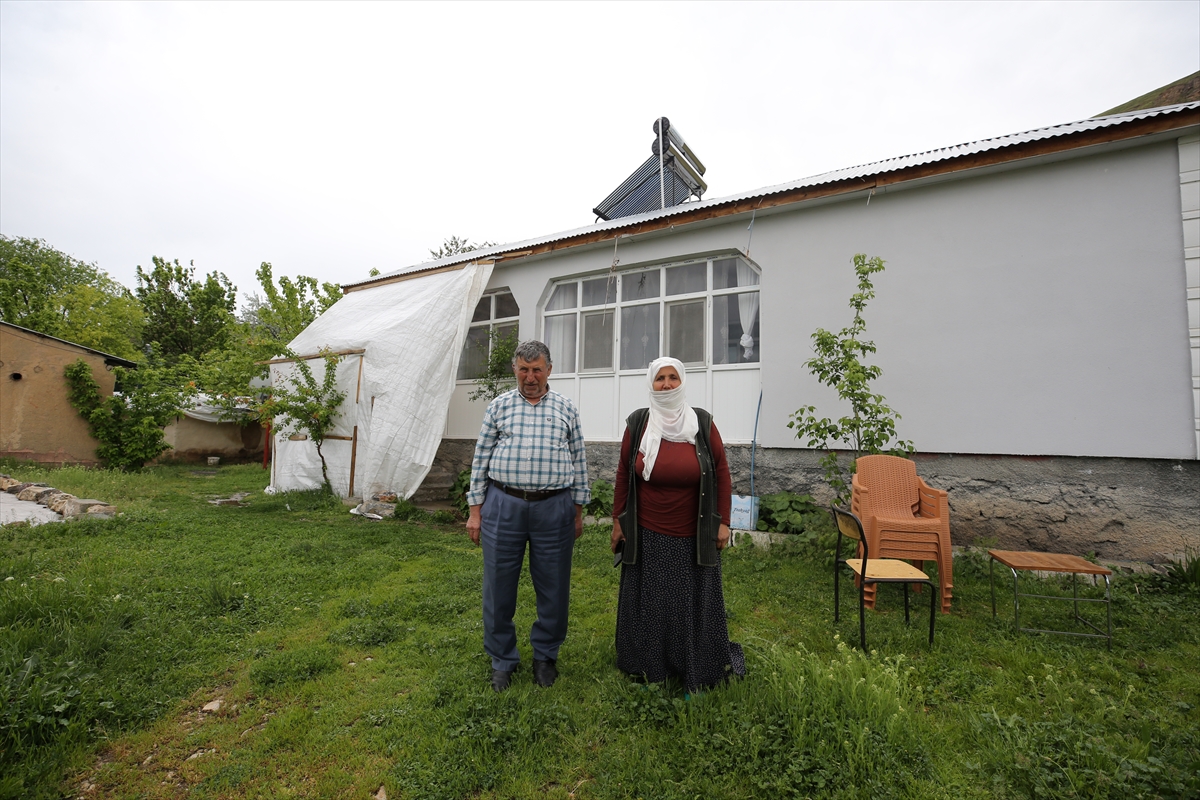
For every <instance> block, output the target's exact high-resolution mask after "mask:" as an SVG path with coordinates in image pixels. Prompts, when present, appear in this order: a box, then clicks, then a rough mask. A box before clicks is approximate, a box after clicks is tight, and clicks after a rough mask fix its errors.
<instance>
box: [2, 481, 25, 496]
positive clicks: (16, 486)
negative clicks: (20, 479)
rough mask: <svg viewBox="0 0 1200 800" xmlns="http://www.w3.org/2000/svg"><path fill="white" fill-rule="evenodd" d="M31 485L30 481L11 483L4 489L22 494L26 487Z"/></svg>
mask: <svg viewBox="0 0 1200 800" xmlns="http://www.w3.org/2000/svg"><path fill="white" fill-rule="evenodd" d="M29 485H30V484H28V483H11V484H9V485H8V486H6V487H5V489H4V491H6V492H8V493H9V494H20V493H21V492H22V491H24V490H25V487H27V486H29Z"/></svg>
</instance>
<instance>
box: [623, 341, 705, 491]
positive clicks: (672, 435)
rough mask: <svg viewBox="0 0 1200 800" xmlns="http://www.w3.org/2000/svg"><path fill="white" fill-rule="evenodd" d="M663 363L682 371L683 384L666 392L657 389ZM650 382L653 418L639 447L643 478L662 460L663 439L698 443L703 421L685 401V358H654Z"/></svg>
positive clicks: (648, 476)
mask: <svg viewBox="0 0 1200 800" xmlns="http://www.w3.org/2000/svg"><path fill="white" fill-rule="evenodd" d="M663 367H674V368H675V371H676V372H678V373H679V385H678V386H676V387H675V388H674V389H670V390H668V391H665V392H656V391H654V378H655V376H657V375H658V371H659V370H660V369H662V368H663ZM646 383H647V384H649V386H650V419H649V420H648V421H647V422H646V434H645V436H643V437H642V443H641V444H640V445H639V446H638V451H639V452H640V453H641V454H642V480H645V481H648V480H650V472H651V470H653V469H654V462H655V461H656V460H658V447H659V445H660V444H661V443H662V440H663V439H666V440H667V441H668V442H688V443H690V444H695V443H696V434H697V433H698V432H699V431H700V421H699V420H698V419H697V418H696V410H695V409H694V408H692V407H691V406H689V405H688V404H687V403H686V402H685V398H684V389H685V388H686V387H687V373H686V372H684V371H683V362H682V361H680V360H679V359H677V358H671V357H670V356H663V357H662V358H656V359H654V360H653V361H651V362H650V369H649V371H648V372H647V373H646Z"/></svg>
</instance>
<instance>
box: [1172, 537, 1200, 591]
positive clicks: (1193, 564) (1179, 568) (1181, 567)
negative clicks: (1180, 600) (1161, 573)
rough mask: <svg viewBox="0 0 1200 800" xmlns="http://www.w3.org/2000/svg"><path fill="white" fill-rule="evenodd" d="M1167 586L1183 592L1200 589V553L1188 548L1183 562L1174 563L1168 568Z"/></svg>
mask: <svg viewBox="0 0 1200 800" xmlns="http://www.w3.org/2000/svg"><path fill="white" fill-rule="evenodd" d="M1166 584H1167V586H1168V587H1170V588H1171V589H1176V590H1181V591H1184V590H1187V591H1196V590H1198V589H1200V553H1198V552H1196V551H1195V550H1192V549H1191V548H1190V547H1189V548H1186V549H1185V550H1184V553H1183V559H1182V560H1180V561H1172V562H1171V563H1170V564H1169V565H1168V566H1167V576H1166Z"/></svg>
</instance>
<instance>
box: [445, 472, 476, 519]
mask: <svg viewBox="0 0 1200 800" xmlns="http://www.w3.org/2000/svg"><path fill="white" fill-rule="evenodd" d="M470 488H471V470H469V469H464V470H463V471H462V472H460V473H458V477H457V478H455V479H454V485H453V486H451V487H450V505H452V506H454V508H455V510H456V511H458V513H459V514H462V515H463V516H464V517H465V516H466V515H467V513H468V512H469V511H470V510H471V509H470V506H468V505H467V490H468V489H470Z"/></svg>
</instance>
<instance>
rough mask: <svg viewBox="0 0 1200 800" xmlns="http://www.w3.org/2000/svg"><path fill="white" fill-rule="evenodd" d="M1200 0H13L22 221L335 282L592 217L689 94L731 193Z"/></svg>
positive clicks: (895, 150)
mask: <svg viewBox="0 0 1200 800" xmlns="http://www.w3.org/2000/svg"><path fill="white" fill-rule="evenodd" d="M1197 69H1200V0H1178V1H1175V2H1146V1H1145V0H1140V1H1139V2H1129V3H1124V2H1100V3H1097V2H1069V3H1051V2H1032V3H1021V2H1000V3H984V2H972V3H967V2H963V3H950V2H937V3H849V2H840V3H832V4H826V3H761V4H756V3H748V2H739V3H728V4H726V3H715V2H714V3H683V2H673V3H662V4H649V3H613V2H608V3H597V4H591V3H549V2H539V3H528V4H525V3H499V2H490V3H479V4H475V3H465V2H464V3H439V4H421V3H385V2H372V3H362V4H353V3H337V4H333V3H318V2H306V3H289V2H271V3H261V4H255V3H246V2H240V3H215V2H206V3H180V4H167V3H133V4H123V3H101V2H88V3H68V2H56V3H45V2H10V1H9V0H2V2H0V232H2V233H4V234H5V235H8V236H28V237H36V238H42V239H45V240H46V241H47V242H48V243H49V244H51V245H52V246H54V247H56V248H58V249H60V250H64V251H66V252H68V253H70V254H72V255H74V256H75V257H77V258H80V259H83V260H84V261H88V262H95V263H97V264H98V265H99V266H100V267H101V268H103V269H105V270H107V271H108V272H109V273H110V274H112V275H113V277H115V278H117V279H118V280H120V281H122V282H123V283H125V284H126V285H128V286H130V287H132V286H133V284H134V267H135V266H136V265H138V264H141V265H143V266H145V265H148V264H149V263H150V257H151V256H152V255H160V256H164V257H167V258H171V259H174V258H178V259H180V260H181V261H183V262H184V263H187V261H189V260H194V261H195V264H196V267H197V272H198V273H203V272H209V271H212V270H219V271H221V272H224V273H226V274H227V275H228V276H229V277H230V278H232V279H233V281H234V283H236V284H237V286H238V287H239V290H240V291H241V293H243V294H244V293H246V292H249V291H252V290H254V289H255V288H256V284H255V281H254V270H255V268H257V266H258V264H259V263H260V262H262V261H270V262H272V263H273V264H274V267H275V274H276V275H280V274H286V275H296V274H306V275H312V276H315V277H317V278H319V279H321V280H328V281H334V282H338V283H344V282H352V281H355V280H361V279H363V278H365V277H367V274H368V270H370V269H371V268H372V267H377V268H379V269H380V270H381V271H383V272H388V271H390V270H393V269H398V268H400V267H405V266H409V265H412V264H416V263H419V262H422V261H425V260H427V259H428V252H427V251H428V250H429V249H430V248H433V247H436V246H438V245H439V244H440V243H441V241H442V240H443V239H444V238H445V237H447V236H450V235H451V234H457V235H460V236H469V237H471V238H472V239H473V240H476V241H478V240H483V239H490V240H493V241H496V242H509V241H517V240H520V239H525V238H530V237H534V236H538V235H542V234H547V233H553V232H556V231H560V230H566V229H570V228H575V227H578V226H581V225H587V224H590V223H591V222H592V221H593V220H594V218H595V217H594V215H593V214H592V211H591V209H592V208H594V207H595V206H596V205H597V204H599V202H600V201H601V200H602V199H604V197H605V196H606V195H607V194H608V193H609V192H610V191H612V190H613V189H614V188H616V186H617V184H619V183H620V182H621V181H622V180H624V179H625V178H626V177H627V176H628V175H629V173H631V172H632V171H633V170H634V168H635V167H637V166H638V165H639V164H641V162H642V161H643V160H644V159H645V158H646V157H647V156H649V154H650V142H651V140H652V138H653V133H652V132H651V124H652V122H653V121H654V119H655V118H656V117H657V116H659V115H666V116H667V117H669V118H670V120H671V122H672V125H673V126H675V127H676V128H678V130H679V131H680V132H681V133H682V134H683V135H684V137H685V138H686V139H687V141H688V143H689V144H690V145H691V146H692V148H693V150H694V151H695V152H696V153H697V155H698V156H699V157H700V158H701V159H702V160H703V161H704V162H705V164H706V166H707V167H708V173H707V175H706V176H705V178H706V180H707V181H708V184H709V192H708V194H707V195H706V197H708V198H714V197H720V196H723V195H729V194H735V193H738V192H743V191H749V190H752V189H755V188H759V187H762V186H767V185H771V184H777V183H783V182H785V181H790V180H795V179H798V178H803V177H806V176H809V175H814V174H817V173H820V172H824V171H826V170H830V169H836V168H840V167H848V166H853V165H857V164H862V163H867V162H871V161H877V160H879V159H883V158H889V157H892V156H899V155H905V154H909V153H914V152H919V151H924V150H930V149H934V148H937V147H942V146H946V145H952V144H957V143H961V142H967V141H972V140H976V139H982V138H988V137H992V136H999V135H1003V134H1008V133H1014V132H1017V131H1023V130H1028V129H1031V128H1036V127H1041V126H1045V125H1053V124H1056V123H1061V122H1069V121H1073V120H1077V119H1082V118H1084V117H1089V116H1092V115H1095V114H1098V113H1099V112H1101V111H1104V110H1106V109H1108V108H1111V107H1112V106H1115V105H1118V104H1119V103H1122V102H1124V101H1126V100H1130V99H1132V98H1134V97H1136V96H1137V95H1140V94H1143V93H1145V92H1148V91H1150V90H1152V89H1155V88H1157V87H1159V86H1161V85H1163V84H1166V83H1170V82H1171V81H1174V80H1176V79H1178V78H1181V77H1183V76H1184V75H1187V74H1189V73H1191V72H1194V71H1196V70H1197Z"/></svg>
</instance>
